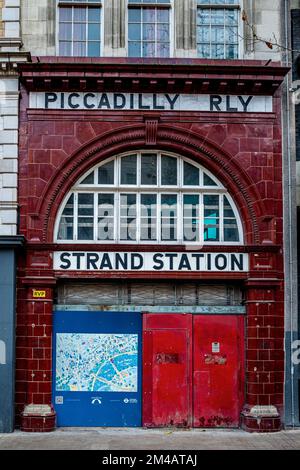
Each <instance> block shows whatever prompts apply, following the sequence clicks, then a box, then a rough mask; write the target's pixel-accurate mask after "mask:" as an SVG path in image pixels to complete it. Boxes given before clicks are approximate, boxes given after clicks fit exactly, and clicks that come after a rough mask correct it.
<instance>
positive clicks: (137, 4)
mask: <svg viewBox="0 0 300 470" xmlns="http://www.w3.org/2000/svg"><path fill="white" fill-rule="evenodd" d="M145 7H148V8H149V7H153V8H157V7H159V8H164V9H168V10H169V20H170V25H169V27H170V53H169V56H168V57H169V58H172V57H174V55H175V51H174V49H175V11H174V0H170V3H159V2H158V3H155V2H153V3H144V4H143V3H142V2H139V1H136V2H134V3H129V2H128V0H127V5H126V14H125V21H126V25H125V38H126V40H125V47H126V56H127V57H129V41H128V31H129V28H128V23H129V17H128V10H129V9H130V8H145ZM168 57H143V56H139V58H140V59H151V58H152V59H156V58H157V59H159V58H161V59H164V58H165V59H166V58H168ZM130 58H133V57H131V56H130Z"/></svg>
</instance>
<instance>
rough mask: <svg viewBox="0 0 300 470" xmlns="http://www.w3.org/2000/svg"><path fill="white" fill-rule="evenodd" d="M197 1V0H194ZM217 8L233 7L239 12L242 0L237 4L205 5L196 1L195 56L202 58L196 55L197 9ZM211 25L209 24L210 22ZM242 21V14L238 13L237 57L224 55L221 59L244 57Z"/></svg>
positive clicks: (242, 5)
mask: <svg viewBox="0 0 300 470" xmlns="http://www.w3.org/2000/svg"><path fill="white" fill-rule="evenodd" d="M196 1H197V0H196ZM200 8H201V9H215V10H217V9H219V10H226V8H233V9H237V10H239V11H240V12H242V11H243V9H244V0H239V3H238V4H233V3H232V4H230V3H229V4H216V3H214V4H209V3H208V4H207V5H199V4H198V2H197V5H196V9H197V10H196V54H197V58H199V59H202V57H199V56H198V42H197V36H198V34H197V33H198V31H197V29H198V26H197V17H198V9H200ZM210 25H211V24H210ZM243 38H244V23H243V21H242V15H241V14H240V15H239V16H238V57H237V58H236V59H229V58H227V57H225V58H224V59H223V60H242V59H243V57H244V39H243ZM224 44H225V46H226V42H225V43H224ZM209 59H214V58H212V57H209ZM215 60H222V59H215Z"/></svg>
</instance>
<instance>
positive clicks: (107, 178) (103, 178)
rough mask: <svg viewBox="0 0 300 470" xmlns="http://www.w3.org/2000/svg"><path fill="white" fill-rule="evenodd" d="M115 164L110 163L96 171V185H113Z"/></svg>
mask: <svg viewBox="0 0 300 470" xmlns="http://www.w3.org/2000/svg"><path fill="white" fill-rule="evenodd" d="M114 168H115V162H114V161H111V162H108V163H106V164H105V165H102V166H100V167H99V169H98V184H114Z"/></svg>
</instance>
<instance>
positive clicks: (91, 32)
mask: <svg viewBox="0 0 300 470" xmlns="http://www.w3.org/2000/svg"><path fill="white" fill-rule="evenodd" d="M88 39H89V40H92V41H99V40H100V25H98V24H97V23H92V24H89V26H88Z"/></svg>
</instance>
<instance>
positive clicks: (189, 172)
mask: <svg viewBox="0 0 300 470" xmlns="http://www.w3.org/2000/svg"><path fill="white" fill-rule="evenodd" d="M183 184H184V185H185V186H198V185H199V168H197V167H195V166H194V165H191V164H190V163H187V162H184V178H183Z"/></svg>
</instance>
